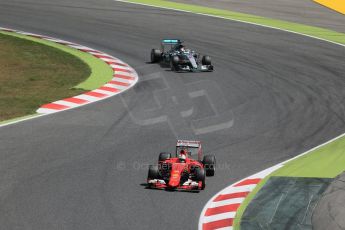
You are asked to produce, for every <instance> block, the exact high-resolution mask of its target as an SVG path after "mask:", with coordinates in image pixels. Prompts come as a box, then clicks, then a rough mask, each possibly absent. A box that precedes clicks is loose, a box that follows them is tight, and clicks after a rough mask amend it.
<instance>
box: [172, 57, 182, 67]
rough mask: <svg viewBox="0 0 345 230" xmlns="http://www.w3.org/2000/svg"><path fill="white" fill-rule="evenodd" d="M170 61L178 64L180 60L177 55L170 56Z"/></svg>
mask: <svg viewBox="0 0 345 230" xmlns="http://www.w3.org/2000/svg"><path fill="white" fill-rule="evenodd" d="M171 61H172V63H173V64H174V65H178V62H179V61H180V58H179V57H178V56H172V57H171Z"/></svg>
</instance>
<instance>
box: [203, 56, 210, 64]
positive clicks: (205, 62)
mask: <svg viewBox="0 0 345 230" xmlns="http://www.w3.org/2000/svg"><path fill="white" fill-rule="evenodd" d="M201 63H202V64H203V65H211V57H210V56H207V55H205V56H203V57H202V59H201Z"/></svg>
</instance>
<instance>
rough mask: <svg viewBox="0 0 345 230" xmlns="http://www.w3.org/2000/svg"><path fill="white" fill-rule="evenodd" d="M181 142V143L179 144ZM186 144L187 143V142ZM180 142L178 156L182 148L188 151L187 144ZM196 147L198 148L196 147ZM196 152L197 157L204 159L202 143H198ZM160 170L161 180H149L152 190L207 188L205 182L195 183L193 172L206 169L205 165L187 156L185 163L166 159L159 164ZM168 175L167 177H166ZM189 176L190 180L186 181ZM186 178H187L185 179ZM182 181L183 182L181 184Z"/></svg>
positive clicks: (175, 159)
mask: <svg viewBox="0 0 345 230" xmlns="http://www.w3.org/2000/svg"><path fill="white" fill-rule="evenodd" d="M179 142H180V143H179ZM185 142H186V141H185ZM185 142H184V143H181V141H178V143H177V149H176V155H177V152H178V151H179V148H180V147H183V148H186V149H188V147H190V146H188V145H187V144H185ZM196 145H197V146H198V147H196ZM193 148H197V149H195V152H196V151H197V157H198V159H200V158H201V157H202V150H201V144H200V142H196V144H195V146H194V147H193ZM158 168H159V171H160V173H161V175H162V177H161V178H156V179H151V180H148V181H147V183H148V184H149V186H150V187H151V188H157V189H177V190H202V189H203V188H204V187H205V184H204V183H205V181H195V180H193V170H194V169H195V168H204V165H203V164H202V163H201V161H200V160H195V159H192V158H191V157H190V155H189V154H187V158H186V160H185V161H184V162H180V159H179V158H178V157H173V158H170V159H166V160H164V161H160V162H158ZM164 174H166V175H164ZM187 175H188V180H186V178H187ZM183 177H185V178H183ZM181 179H182V182H183V183H181Z"/></svg>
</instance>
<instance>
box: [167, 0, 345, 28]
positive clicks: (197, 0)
mask: <svg viewBox="0 0 345 230" xmlns="http://www.w3.org/2000/svg"><path fill="white" fill-rule="evenodd" d="M173 2H180V3H188V4H196V5H201V6H207V7H213V8H219V9H224V10H231V11H236V12H241V13H247V14H253V15H258V16H263V17H269V18H274V19H280V20H285V21H290V22H296V23H301V24H306V25H310V26H317V27H322V28H326V29H331V30H335V31H337V32H345V16H344V15H342V14H340V13H338V12H336V11H333V10H331V9H328V8H326V7H324V6H322V5H319V4H317V3H315V2H313V1H312V0H255V1H242V0H173Z"/></svg>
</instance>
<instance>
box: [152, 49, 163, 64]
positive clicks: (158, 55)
mask: <svg viewBox="0 0 345 230" xmlns="http://www.w3.org/2000/svg"><path fill="white" fill-rule="evenodd" d="M161 56H162V52H161V51H160V50H157V49H152V50H151V62H152V63H156V62H159V60H160V58H161Z"/></svg>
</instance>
